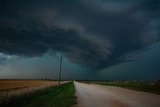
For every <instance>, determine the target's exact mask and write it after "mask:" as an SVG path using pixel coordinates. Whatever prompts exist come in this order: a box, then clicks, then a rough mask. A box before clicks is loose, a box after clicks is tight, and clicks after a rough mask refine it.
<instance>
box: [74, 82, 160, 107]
mask: <svg viewBox="0 0 160 107" xmlns="http://www.w3.org/2000/svg"><path fill="white" fill-rule="evenodd" d="M75 87H76V95H77V97H78V99H77V102H78V104H77V105H76V106H75V107H160V95H156V94H152V93H146V92H139V91H133V90H129V89H124V88H120V87H112V86H102V85H97V84H84V83H78V82H75Z"/></svg>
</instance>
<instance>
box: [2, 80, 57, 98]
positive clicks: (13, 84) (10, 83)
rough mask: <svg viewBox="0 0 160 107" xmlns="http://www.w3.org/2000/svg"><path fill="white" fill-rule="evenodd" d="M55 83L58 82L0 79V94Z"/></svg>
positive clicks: (18, 91)
mask: <svg viewBox="0 0 160 107" xmlns="http://www.w3.org/2000/svg"><path fill="white" fill-rule="evenodd" d="M56 85H58V82H56V81H46V80H0V96H1V97H2V96H6V95H15V94H21V93H25V92H30V91H34V90H39V89H43V88H46V87H50V86H56Z"/></svg>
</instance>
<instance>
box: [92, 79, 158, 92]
mask: <svg viewBox="0 0 160 107" xmlns="http://www.w3.org/2000/svg"><path fill="white" fill-rule="evenodd" d="M89 83H96V84H100V85H108V86H117V87H122V88H128V89H132V90H137V91H145V92H149V93H155V94H159V95H160V82H158V81H106V82H105V81H96V82H95V81H94V82H93V81H90V82H89Z"/></svg>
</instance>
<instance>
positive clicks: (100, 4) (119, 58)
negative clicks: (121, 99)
mask: <svg viewBox="0 0 160 107" xmlns="http://www.w3.org/2000/svg"><path fill="white" fill-rule="evenodd" d="M159 41H160V1H158V0H152V1H151V0H134V1H133V0H114V1H113V0H76V1H75V0H70V1H66V0H27V1H25V0H1V2H0V52H2V53H4V54H7V55H16V56H21V57H35V56H42V55H43V54H45V53H47V52H48V50H53V51H52V52H53V53H56V52H60V53H62V54H63V55H64V56H65V57H66V58H68V59H69V61H70V62H72V63H75V64H79V65H81V66H84V67H86V68H90V69H94V70H99V69H103V68H106V67H109V66H113V65H115V64H118V63H122V62H125V61H130V60H126V59H129V58H126V57H127V55H128V54H130V53H133V52H135V51H138V50H141V49H144V48H146V47H148V46H151V45H152V44H155V43H157V42H159ZM130 55H132V54H130Z"/></svg>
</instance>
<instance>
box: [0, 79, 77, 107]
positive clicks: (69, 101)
mask: <svg viewBox="0 0 160 107" xmlns="http://www.w3.org/2000/svg"><path fill="white" fill-rule="evenodd" d="M75 103H76V97H75V87H74V84H73V82H69V83H66V84H63V85H60V86H55V87H50V88H47V89H44V90H38V91H35V92H32V93H26V94H21V95H15V96H10V97H6V98H3V99H1V101H0V107H71V106H72V105H74V104H75Z"/></svg>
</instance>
